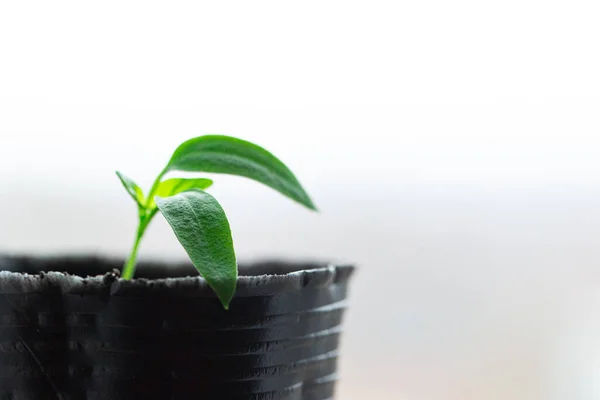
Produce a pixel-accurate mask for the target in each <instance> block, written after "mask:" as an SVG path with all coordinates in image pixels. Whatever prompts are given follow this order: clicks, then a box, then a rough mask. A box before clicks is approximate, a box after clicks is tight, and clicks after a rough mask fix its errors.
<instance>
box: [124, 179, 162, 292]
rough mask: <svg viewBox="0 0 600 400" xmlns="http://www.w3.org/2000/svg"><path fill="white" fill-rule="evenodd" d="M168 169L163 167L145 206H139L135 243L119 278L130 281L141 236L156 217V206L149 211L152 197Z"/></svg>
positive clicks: (133, 272)
mask: <svg viewBox="0 0 600 400" xmlns="http://www.w3.org/2000/svg"><path fill="white" fill-rule="evenodd" d="M167 170H168V167H165V168H164V169H163V170H162V171H161V173H160V174H158V176H157V177H156V179H155V180H154V183H153V184H152V188H151V189H150V193H149V194H148V197H147V198H146V204H144V205H140V206H139V211H140V222H139V224H138V229H137V233H136V235H135V241H134V242H133V248H132V249H131V253H129V257H128V258H127V261H125V265H124V266H123V271H122V272H121V278H123V279H128V280H129V279H132V278H133V275H134V274H135V266H136V263H137V255H138V250H139V248H140V243H141V241H142V236H144V232H145V231H146V228H147V227H148V225H149V224H150V221H152V218H154V216H155V215H156V213H157V211H158V209H157V208H156V206H154V207H153V209H152V210H150V209H149V207H150V203H151V202H152V198H153V197H154V193H156V191H157V190H158V186H159V185H160V180H161V179H162V177H163V176H164V175H165V174H166V173H167Z"/></svg>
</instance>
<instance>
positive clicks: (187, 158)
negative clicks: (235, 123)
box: [164, 135, 316, 210]
mask: <svg viewBox="0 0 600 400" xmlns="http://www.w3.org/2000/svg"><path fill="white" fill-rule="evenodd" d="M175 170H178V171H188V172H216V173H223V174H231V175H239V176H243V177H246V178H250V179H254V180H255V181H258V182H261V183H263V184H265V185H267V186H270V187H271V188H273V189H275V190H277V191H278V192H280V193H282V194H283V195H285V196H287V197H289V198H291V199H292V200H295V201H297V202H298V203H300V204H302V205H304V206H306V207H308V208H309V209H311V210H316V207H315V205H314V204H313V202H312V200H311V199H310V197H309V196H308V194H307V193H306V191H305V190H304V189H303V188H302V185H300V183H299V182H298V179H296V177H295V176H294V174H293V173H292V171H290V170H289V168H288V167H286V166H285V164H283V162H281V161H280V160H279V159H278V158H277V157H275V156H274V155H273V154H271V153H269V152H268V151H267V150H265V149H263V148H262V147H260V146H257V145H255V144H253V143H250V142H247V141H245V140H241V139H236V138H233V137H229V136H219V135H207V136H200V137H197V138H194V139H191V140H188V141H187V142H184V143H183V144H181V145H180V146H179V147H178V148H177V150H175V152H174V153H173V156H172V157H171V160H170V161H169V163H168V164H167V167H166V168H165V170H164V173H166V172H168V171H175Z"/></svg>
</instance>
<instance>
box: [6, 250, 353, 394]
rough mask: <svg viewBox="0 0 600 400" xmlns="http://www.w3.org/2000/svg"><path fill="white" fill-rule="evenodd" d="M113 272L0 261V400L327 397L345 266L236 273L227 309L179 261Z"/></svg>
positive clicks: (271, 267) (58, 261) (88, 261)
mask: <svg viewBox="0 0 600 400" xmlns="http://www.w3.org/2000/svg"><path fill="white" fill-rule="evenodd" d="M119 267H120V263H119V262H117V261H111V260H105V259H101V258H80V259H76V258H46V259H36V258H26V257H20V258H17V257H4V258H1V257H0V270H2V272H0V398H2V399H15V400H17V399H18V400H29V399H31V400H33V399H60V400H67V399H68V400H71V399H73V400H78V399H89V400H92V399H111V400H120V399H123V400H125V399H127V400H131V399H211V400H212V399H218V400H220V399H240V400H241V399H252V400H267V399H268V400H274V399H286V400H325V399H331V398H333V395H334V385H335V381H336V364H337V359H338V354H339V353H338V345H339V339H340V333H341V328H340V326H341V322H342V315H343V313H344V310H345V308H346V303H345V299H346V291H347V284H348V279H349V277H350V275H351V274H352V272H353V267H351V266H325V265H319V264H313V263H305V264H299V263H297V264H293V263H278V262H272V263H261V264H255V265H251V266H246V267H243V266H242V267H240V274H241V275H246V276H240V278H239V280H238V288H237V292H236V296H235V297H234V299H233V301H232V303H231V309H230V310H229V311H225V310H223V308H222V306H221V305H220V303H219V301H218V300H217V298H216V296H215V295H214V294H213V292H212V291H211V289H210V288H209V287H208V286H207V284H206V282H205V281H204V280H203V279H202V278H200V277H198V276H196V275H195V274H196V272H195V269H194V268H193V267H192V266H191V265H188V264H182V265H168V264H160V263H155V264H146V265H144V264H142V265H140V266H139V268H138V271H139V274H141V275H142V278H138V279H134V280H132V281H124V280H121V279H119V277H118V273H117V272H109V273H107V272H106V271H111V270H113V269H114V268H119ZM11 271H12V272H11ZM43 271H60V272H43ZM63 272H66V273H63ZM259 274H261V275H259ZM262 274H271V275H262ZM88 275H89V276H92V277H86V278H83V276H88ZM95 275H96V276H95ZM144 275H145V278H144ZM186 275H189V277H184V276H186ZM160 276H162V277H164V276H169V278H166V279H157V277H160Z"/></svg>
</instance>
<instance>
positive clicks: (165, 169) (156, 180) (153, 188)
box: [145, 167, 168, 208]
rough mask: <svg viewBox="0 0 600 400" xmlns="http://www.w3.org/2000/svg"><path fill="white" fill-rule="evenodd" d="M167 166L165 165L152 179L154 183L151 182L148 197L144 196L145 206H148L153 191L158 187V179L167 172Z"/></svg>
mask: <svg viewBox="0 0 600 400" xmlns="http://www.w3.org/2000/svg"><path fill="white" fill-rule="evenodd" d="M167 168H168V167H165V168H164V169H163V170H162V171H161V172H160V174H158V176H157V177H156V179H155V180H154V183H153V184H152V187H151V188H150V192H148V197H147V198H146V204H145V206H146V208H148V206H149V205H150V202H152V198H153V197H154V193H156V190H157V189H158V185H160V180H161V179H162V177H163V176H165V174H166V173H167Z"/></svg>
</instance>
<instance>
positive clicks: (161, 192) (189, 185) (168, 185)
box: [148, 178, 213, 210]
mask: <svg viewBox="0 0 600 400" xmlns="http://www.w3.org/2000/svg"><path fill="white" fill-rule="evenodd" d="M212 184H213V181H212V180H210V179H206V178H197V179H184V178H173V179H167V180H166V181H162V182H161V183H160V184H159V185H158V187H157V189H156V193H155V195H156V196H158V197H170V196H174V195H176V194H178V193H181V192H185V191H187V190H190V189H201V190H204V189H208V188H209V187H211V186H212ZM148 200H149V202H150V204H148V209H150V210H152V209H154V208H156V203H155V201H154V199H148Z"/></svg>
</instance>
